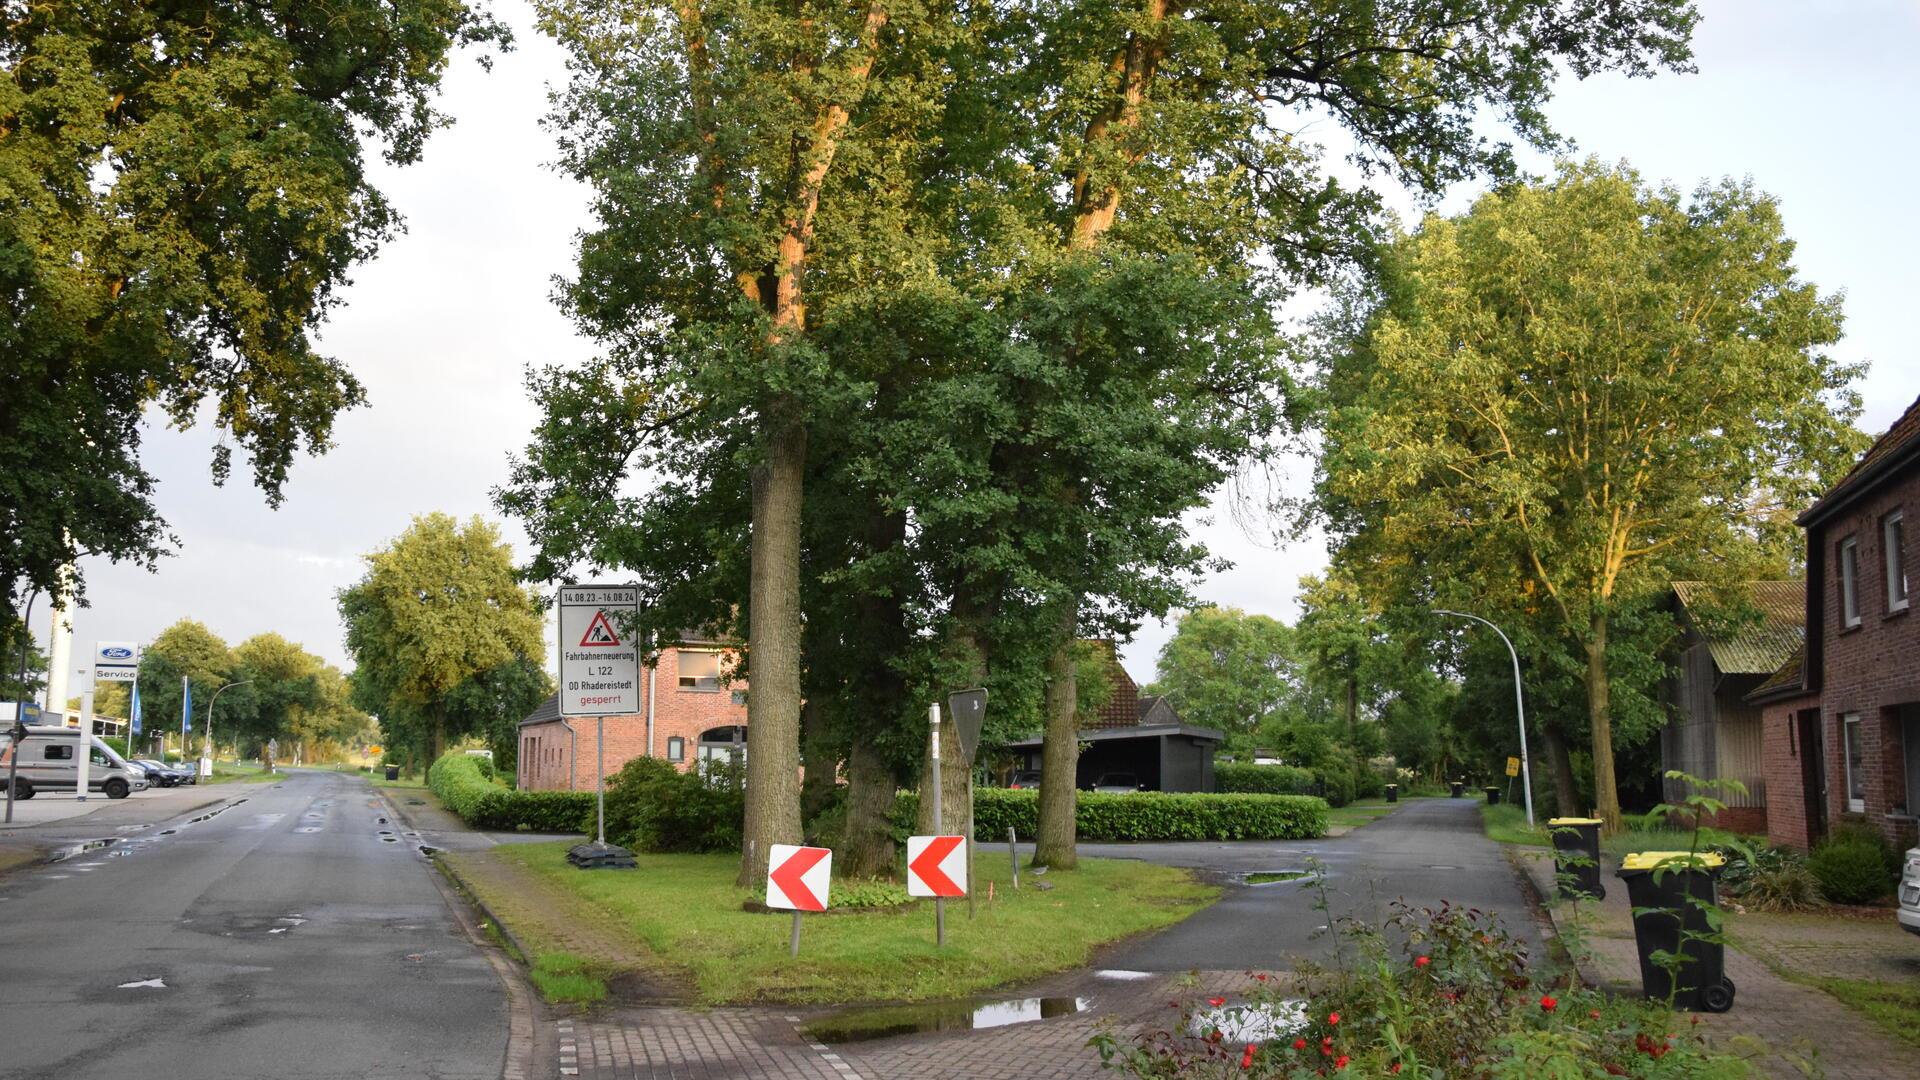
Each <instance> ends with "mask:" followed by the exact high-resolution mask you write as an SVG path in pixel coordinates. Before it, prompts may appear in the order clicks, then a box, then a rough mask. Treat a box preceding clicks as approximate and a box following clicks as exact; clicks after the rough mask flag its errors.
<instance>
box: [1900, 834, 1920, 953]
mask: <svg viewBox="0 0 1920 1080" xmlns="http://www.w3.org/2000/svg"><path fill="white" fill-rule="evenodd" d="M1900 925H1901V926H1904V927H1906V928H1907V931H1908V932H1909V933H1913V934H1920V847H1916V848H1908V849H1907V867H1906V870H1905V872H1904V873H1902V874H1901V876H1900Z"/></svg>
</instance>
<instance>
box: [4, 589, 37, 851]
mask: <svg viewBox="0 0 1920 1080" xmlns="http://www.w3.org/2000/svg"><path fill="white" fill-rule="evenodd" d="M38 599H40V593H39V592H38V591H36V592H34V594H33V595H31V596H29V597H27V612H26V614H24V615H22V616H21V617H20V690H19V693H18V694H17V695H15V697H14V701H15V702H17V704H15V705H14V707H13V730H12V731H10V732H8V733H7V737H8V738H9V739H11V740H12V741H13V752H12V753H11V754H8V755H7V822H8V823H9V824H11V823H12V822H13V783H14V781H15V780H17V779H19V777H20V743H21V741H22V740H24V739H25V738H26V737H27V650H29V649H31V648H33V602H34V601H35V600H38Z"/></svg>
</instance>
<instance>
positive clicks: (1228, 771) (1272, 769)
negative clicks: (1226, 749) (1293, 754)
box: [1213, 761, 1319, 795]
mask: <svg viewBox="0 0 1920 1080" xmlns="http://www.w3.org/2000/svg"><path fill="white" fill-rule="evenodd" d="M1213 779H1214V782H1215V784H1216V785H1218V786H1219V788H1220V790H1221V791H1222V792H1224V793H1227V794H1247V795H1317V794H1319V792H1318V791H1317V790H1316V786H1317V785H1316V782H1315V781H1314V778H1313V770H1311V769H1302V768H1300V767H1298V766H1295V765H1254V764H1250V763H1248V762H1239V761H1222V762H1219V763H1218V764H1216V765H1214V767H1213Z"/></svg>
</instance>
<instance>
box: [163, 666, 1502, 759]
mask: <svg viewBox="0 0 1920 1080" xmlns="http://www.w3.org/2000/svg"><path fill="white" fill-rule="evenodd" d="M1515 670H1518V669H1515ZM251 685H253V680H252V679H241V680H240V681H239V682H230V683H228V684H227V685H225V686H223V687H221V688H220V689H218V690H215V691H214V692H213V696H212V697H211V698H208V699H207V730H206V734H204V735H203V736H201V737H202V738H204V739H206V740H207V752H206V753H204V754H201V755H200V760H201V761H203V762H205V763H206V766H207V771H206V775H207V776H208V777H211V776H213V703H214V702H216V701H219V700H220V695H221V694H224V693H226V692H227V691H229V690H231V689H233V688H234V687H236V686H251Z"/></svg>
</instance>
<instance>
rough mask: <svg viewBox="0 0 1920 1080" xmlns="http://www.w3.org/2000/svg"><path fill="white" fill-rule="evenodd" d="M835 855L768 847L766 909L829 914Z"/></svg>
mask: <svg viewBox="0 0 1920 1080" xmlns="http://www.w3.org/2000/svg"><path fill="white" fill-rule="evenodd" d="M832 880H833V852H832V851H830V850H829V849H827V848H823V847H799V846H797V845H794V844H768V845H767V906H768V907H770V908H782V909H784V910H787V911H825V910H827V887H828V885H829V884H830V883H831V882H832Z"/></svg>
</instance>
